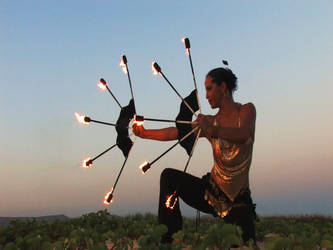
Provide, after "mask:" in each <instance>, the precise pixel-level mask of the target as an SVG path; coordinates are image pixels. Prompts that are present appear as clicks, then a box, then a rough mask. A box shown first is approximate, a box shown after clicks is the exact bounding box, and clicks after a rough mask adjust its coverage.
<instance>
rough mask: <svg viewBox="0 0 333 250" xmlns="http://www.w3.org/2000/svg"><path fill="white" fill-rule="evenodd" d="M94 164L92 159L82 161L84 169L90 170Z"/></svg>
mask: <svg viewBox="0 0 333 250" xmlns="http://www.w3.org/2000/svg"><path fill="white" fill-rule="evenodd" d="M92 163H93V161H92V160H91V158H90V157H89V158H87V159H84V160H83V161H82V164H81V166H82V167H83V168H90V167H91V166H92Z"/></svg>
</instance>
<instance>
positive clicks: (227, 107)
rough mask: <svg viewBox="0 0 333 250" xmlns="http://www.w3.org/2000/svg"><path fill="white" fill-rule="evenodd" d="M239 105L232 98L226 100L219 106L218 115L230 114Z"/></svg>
mask: <svg viewBox="0 0 333 250" xmlns="http://www.w3.org/2000/svg"><path fill="white" fill-rule="evenodd" d="M236 106H237V104H236V103H235V102H234V100H233V98H232V97H231V96H229V97H227V98H224V99H223V101H222V102H221V104H220V106H219V111H218V114H221V113H223V114H230V113H232V112H233V111H234V110H235V109H236Z"/></svg>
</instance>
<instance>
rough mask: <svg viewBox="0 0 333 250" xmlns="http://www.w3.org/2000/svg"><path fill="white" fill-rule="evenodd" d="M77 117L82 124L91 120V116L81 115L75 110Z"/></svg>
mask: <svg viewBox="0 0 333 250" xmlns="http://www.w3.org/2000/svg"><path fill="white" fill-rule="evenodd" d="M74 115H75V117H76V119H77V120H78V122H79V123H82V124H89V122H90V120H91V119H90V118H89V117H87V116H85V115H80V114H79V113H77V112H75V113H74Z"/></svg>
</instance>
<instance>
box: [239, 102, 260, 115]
mask: <svg viewBox="0 0 333 250" xmlns="http://www.w3.org/2000/svg"><path fill="white" fill-rule="evenodd" d="M240 113H241V115H242V116H250V117H253V118H255V117H256V113H257V112H256V107H255V106H254V104H253V103H252V102H248V103H246V104H241V107H240Z"/></svg>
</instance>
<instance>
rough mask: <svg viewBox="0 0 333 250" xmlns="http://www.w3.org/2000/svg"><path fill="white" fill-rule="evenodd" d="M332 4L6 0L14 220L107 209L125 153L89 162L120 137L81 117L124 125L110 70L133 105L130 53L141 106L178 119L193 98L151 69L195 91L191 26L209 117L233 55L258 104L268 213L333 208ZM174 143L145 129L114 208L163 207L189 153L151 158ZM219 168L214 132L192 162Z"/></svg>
mask: <svg viewBox="0 0 333 250" xmlns="http://www.w3.org/2000/svg"><path fill="white" fill-rule="evenodd" d="M332 7H333V3H332V2H331V1H328V0H327V1H324V0H320V1H278V2H268V1H251V2H250V1H233V2H230V1H209V3H207V2H205V1H177V2H175V1H174V2H171V3H170V1H102V0H101V1H74V0H73V1H37V0H33V1H15V0H14V1H7V0H2V1H0V116H1V122H0V138H1V140H0V159H1V164H0V178H1V181H0V216H19V215H22V216H25V215H28V216H31V215H46V214H54V213H64V214H66V215H69V216H78V215H81V214H82V213H86V212H90V211H96V210H99V209H103V208H104V206H103V205H102V202H101V200H102V199H103V195H104V193H105V192H106V191H107V190H108V189H110V188H111V187H112V185H113V183H114V181H115V178H116V177H117V174H118V171H119V169H120V166H121V164H122V161H123V156H122V154H121V152H120V151H119V150H118V149H114V150H113V151H111V152H109V153H108V154H107V155H106V156H104V157H103V158H101V159H99V160H98V161H96V162H95V163H94V168H92V169H89V170H83V169H82V168H80V167H79V164H80V162H81V160H82V159H83V158H85V157H87V156H94V155H96V154H98V153H99V152H101V151H103V150H104V149H106V148H107V147H109V146H111V145H112V144H114V143H115V138H116V133H115V131H114V129H113V128H111V127H104V126H99V125H94V124H91V125H89V126H87V127H84V126H81V125H79V124H77V122H76V121H75V119H74V115H73V113H74V112H75V111H77V112H81V113H85V114H87V115H89V116H91V117H92V118H95V119H97V120H104V121H109V122H115V121H116V119H117V117H118V113H119V108H118V106H117V104H116V103H115V102H114V101H113V100H112V99H111V98H110V96H109V95H108V94H107V93H102V92H101V91H99V90H98V89H97V87H96V83H97V81H98V79H99V78H101V77H104V79H105V80H107V81H108V83H109V84H110V88H111V90H112V91H113V93H114V94H115V95H116V96H117V97H118V99H119V101H120V102H121V103H122V104H123V105H125V104H126V103H127V102H128V101H129V99H130V90H129V86H128V81H127V77H126V76H125V75H124V74H122V72H121V69H120V67H119V61H120V56H121V55H122V54H124V53H125V54H126V56H127V59H128V64H129V69H130V73H131V77H132V83H133V91H134V96H135V99H136V105H137V111H138V113H140V114H142V115H145V116H147V117H156V118H165V119H173V118H174V117H175V116H176V115H177V113H178V105H179V99H178V97H177V96H176V95H175V94H174V93H173V92H172V90H171V89H170V88H169V86H167V84H166V82H164V81H163V79H161V78H159V77H157V78H156V77H153V76H152V73H151V69H150V66H151V62H152V61H153V60H154V61H157V62H158V63H159V64H160V66H161V67H162V69H163V72H164V73H165V74H166V75H167V77H168V78H169V79H170V81H171V82H173V84H174V85H175V86H176V88H177V89H178V90H179V92H180V93H181V94H182V95H183V96H185V95H187V94H188V93H190V91H191V90H192V89H193V82H192V77H191V72H190V67H189V63H188V58H187V56H186V55H185V53H184V45H183V44H182V43H181V38H182V37H184V36H187V37H189V38H190V40H191V45H192V48H191V53H192V59H193V63H194V69H195V72H196V78H197V82H198V88H199V89H198V90H199V95H200V100H201V104H202V109H203V112H204V113H207V114H214V113H215V112H216V111H214V110H210V108H209V106H208V103H207V101H206V100H205V93H204V88H203V82H204V77H205V74H206V73H207V72H208V71H209V70H210V69H212V68H215V67H219V66H221V60H222V59H226V60H228V61H229V64H230V68H231V69H232V70H233V71H234V73H235V74H236V75H237V76H238V79H239V89H238V91H236V92H235V96H234V98H235V100H236V101H239V102H241V103H246V102H253V103H254V104H255V106H256V108H257V124H256V125H257V128H256V142H255V149H254V155H253V163H252V167H251V173H250V185H251V188H252V193H253V198H254V200H255V202H257V203H258V205H257V209H258V212H259V214H278V213H282V214H300V213H302V214H308V213H322V214H329V215H332V209H333V202H332V200H333V196H332V192H331V190H332V188H333V185H332V184H331V179H332V177H333V171H332V166H333V147H332V145H331V142H332V140H333V133H332V127H333V126H332V125H333V118H332V115H331V108H332V107H333V105H332V104H333V101H332V99H333V98H332V97H333V96H332V93H333V91H332V90H333V87H332V83H333V74H332V63H333V30H332V24H333V17H332V15H331V10H332ZM145 126H146V127H148V128H155V127H159V126H161V124H154V123H148V122H147V123H146V125H145ZM171 144H172V142H166V143H162V142H154V141H147V140H142V139H137V141H136V143H135V145H134V148H133V151H132V153H131V155H130V158H129V160H128V164H127V167H126V168H125V170H124V172H123V176H122V177H121V179H120V181H119V183H118V186H117V190H116V192H115V202H114V204H113V205H112V207H111V208H110V212H111V213H115V214H128V213H134V212H148V211H149V212H153V213H156V212H157V202H158V200H157V199H158V192H159V175H160V173H161V171H162V170H163V168H165V167H175V168H178V169H183V167H184V165H185V163H186V159H187V157H186V154H185V151H184V150H183V149H182V148H177V149H175V150H174V151H172V152H170V153H169V154H168V155H167V156H166V157H164V158H162V159H161V160H160V161H159V162H158V163H157V164H156V165H154V168H153V169H152V170H151V171H150V172H149V174H146V175H145V176H142V175H141V173H140V172H139V171H138V169H137V166H138V165H139V164H140V163H141V162H142V161H143V160H145V159H147V160H152V159H154V158H155V157H156V156H157V155H159V154H160V153H161V152H162V151H163V150H165V149H166V148H168V147H169V146H170V145H171ZM211 167H212V152H211V149H210V145H209V144H208V142H207V141H204V140H200V141H199V144H198V146H197V148H196V151H195V154H194V157H193V160H192V161H191V165H190V167H189V170H188V171H189V172H190V173H192V174H194V175H197V176H201V175H203V174H205V173H206V172H209V171H210V169H211ZM183 211H184V214H185V215H189V216H191V215H194V214H195V211H194V210H193V209H190V208H188V207H187V206H185V205H183Z"/></svg>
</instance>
